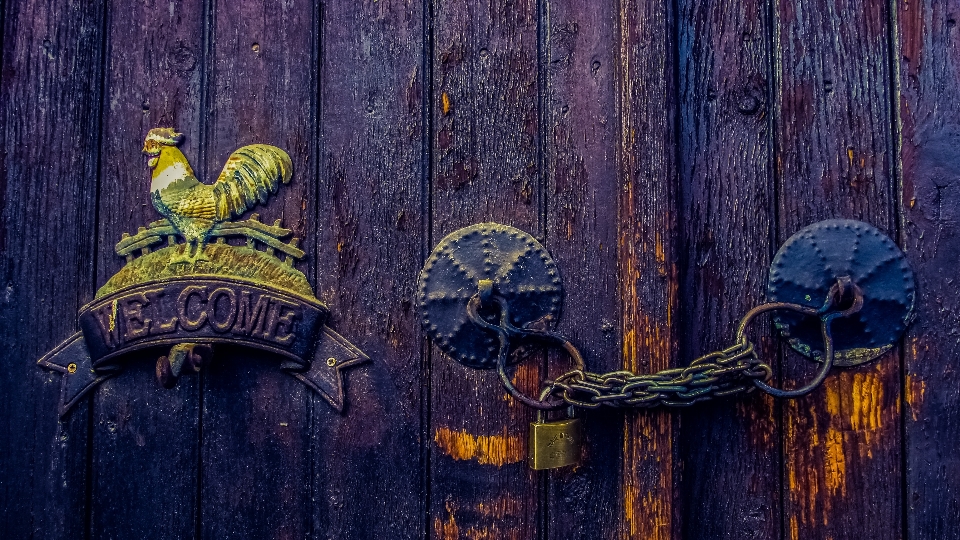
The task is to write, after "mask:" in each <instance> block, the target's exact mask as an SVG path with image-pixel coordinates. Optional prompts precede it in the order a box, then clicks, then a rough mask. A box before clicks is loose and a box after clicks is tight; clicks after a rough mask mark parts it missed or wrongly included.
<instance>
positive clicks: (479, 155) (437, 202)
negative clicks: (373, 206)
mask: <svg viewBox="0 0 960 540" xmlns="http://www.w3.org/2000/svg"><path fill="white" fill-rule="evenodd" d="M433 14H434V29H435V38H434V40H435V42H434V51H433V103H431V104H430V108H431V110H432V112H431V114H432V115H433V123H434V126H435V129H434V133H431V140H432V143H431V147H432V150H433V156H432V167H433V174H432V186H431V188H432V189H431V195H432V214H433V222H432V228H431V229H432V235H433V236H432V239H433V243H436V242H438V241H439V240H440V239H441V238H443V237H444V236H445V235H447V234H448V233H450V232H453V231H454V230H456V229H458V228H460V227H463V226H466V225H470V224H473V223H478V222H484V221H496V222H501V223H504V224H507V225H511V226H514V227H517V228H519V229H522V230H525V231H527V232H529V233H531V234H533V235H535V236H542V234H543V232H544V231H543V229H542V225H541V220H542V217H541V211H540V208H541V204H542V200H541V187H542V186H541V182H540V181H539V176H540V174H541V171H540V170H538V168H537V160H538V157H537V151H538V147H539V145H540V140H539V137H538V132H539V121H540V119H539V116H538V101H539V100H538V90H539V88H538V85H537V60H538V54H537V42H538V27H537V24H538V6H537V2H536V1H535V0H519V1H502V0H495V1H492V2H473V1H471V0H449V1H447V0H444V1H438V2H434V4H433ZM431 358H432V362H431V400H430V403H431V412H430V431H429V434H428V436H429V437H430V438H431V439H432V444H433V446H432V450H433V451H432V453H431V458H430V459H431V461H430V466H431V477H430V493H431V501H430V511H429V512H430V513H429V519H430V521H431V525H432V532H431V534H430V536H431V537H434V538H445V539H446V538H457V537H459V535H463V536H467V535H472V536H475V537H483V536H484V535H486V536H488V537H494V538H508V539H509V538H516V539H520V538H523V539H527V538H534V537H536V534H537V532H536V531H537V522H538V516H537V505H538V487H537V477H536V475H535V474H534V473H533V471H530V470H529V469H528V467H527V463H526V452H525V449H526V444H525V442H526V437H527V430H528V424H529V422H530V421H531V420H532V418H533V415H532V413H531V411H530V410H529V409H527V408H526V407H524V406H523V405H521V404H519V403H516V402H515V401H514V400H512V399H510V398H508V397H506V391H505V390H504V389H503V387H502V385H501V384H500V381H499V379H498V378H497V375H496V373H494V372H492V371H478V370H473V369H470V368H466V367H464V366H461V365H460V364H458V363H456V362H454V361H453V360H451V359H450V358H448V357H446V356H445V355H444V354H443V353H442V352H440V351H439V349H436V348H433V349H432V355H431ZM539 371H540V370H539V368H538V366H536V365H535V363H534V362H532V361H528V362H525V363H523V364H521V365H520V366H519V368H518V369H517V371H516V373H517V375H516V377H515V378H516V384H518V385H519V387H520V388H526V389H531V388H536V387H537V386H539V382H540V373H539ZM478 445H479V446H478ZM474 449H480V450H476V451H475V450H474Z"/></svg>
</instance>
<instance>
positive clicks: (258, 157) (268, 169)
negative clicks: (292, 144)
mask: <svg viewBox="0 0 960 540" xmlns="http://www.w3.org/2000/svg"><path fill="white" fill-rule="evenodd" d="M182 140H183V134H181V133H177V132H175V131H174V130H173V129H172V128H154V129H151V130H150V132H149V133H147V137H146V139H145V140H144V142H143V153H144V154H146V155H147V156H149V158H150V159H149V160H148V161H147V164H148V165H149V166H150V168H151V169H152V170H153V178H152V182H151V184H150V192H151V198H152V199H153V206H154V207H155V208H156V209H157V211H158V212H160V214H161V215H163V217H165V218H167V219H168V220H170V223H172V224H173V226H174V227H175V228H176V229H177V230H178V231H179V232H180V234H181V235H182V236H183V238H184V240H186V245H185V246H184V260H187V261H191V260H192V261H196V260H198V259H205V257H203V255H202V251H203V247H204V246H205V245H206V243H207V240H208V239H209V238H210V232H211V231H212V230H213V228H214V226H215V225H216V224H217V223H221V222H223V221H227V220H229V219H230V218H231V217H236V216H240V215H241V214H243V213H244V212H246V211H247V210H248V209H250V208H251V207H252V206H254V205H255V204H257V203H258V202H259V203H260V204H265V203H266V202H267V199H269V198H270V195H271V194H274V193H276V192H277V189H278V187H279V184H280V182H283V183H284V184H286V183H288V182H290V176H291V175H292V172H293V163H292V162H291V161H290V156H289V155H287V153H286V152H284V151H283V150H281V149H279V148H277V147H275V146H270V145H266V144H251V145H249V146H244V147H242V148H240V149H238V150H237V151H236V152H234V153H233V154H232V155H231V156H230V158H229V159H227V163H226V165H224V167H223V171H222V172H221V173H220V176H219V177H218V178H217V181H216V182H215V183H214V184H212V185H208V184H203V183H201V182H200V181H199V180H197V176H196V175H195V174H194V172H193V168H191V167H190V163H189V162H188V161H187V158H186V156H184V155H183V152H181V151H180V149H178V148H177V145H179V144H180V142H181V141H182Z"/></svg>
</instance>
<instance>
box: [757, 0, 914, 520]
mask: <svg viewBox="0 0 960 540" xmlns="http://www.w3.org/2000/svg"><path fill="white" fill-rule="evenodd" d="M887 6H888V4H887V3H883V2H866V3H864V2H858V1H841V2H834V1H810V2H802V3H797V2H779V3H778V4H777V10H776V14H777V26H776V34H775V37H774V45H775V47H774V49H775V50H777V51H778V53H779V57H778V58H777V62H776V65H777V66H780V67H781V72H780V80H779V84H778V86H777V88H776V95H777V96H778V99H777V101H776V103H777V109H776V111H777V112H776V124H777V131H776V137H777V141H776V144H777V148H778V173H779V178H778V182H779V186H778V188H779V189H778V190H779V193H780V194H781V197H780V202H779V210H780V212H779V224H778V227H779V237H780V238H779V240H780V241H784V240H786V239H787V238H788V237H789V236H790V235H792V234H793V233H795V232H796V231H797V230H799V229H800V228H802V227H804V226H806V225H809V224H811V223H814V222H816V221H819V220H822V219H826V218H841V217H842V218H853V219H859V220H863V221H867V222H869V223H872V224H874V225H875V226H877V227H879V228H880V229H881V230H883V231H885V232H886V233H887V234H888V235H890V236H893V237H896V227H895V226H894V219H893V216H894V215H895V214H894V212H895V209H896V208H895V201H894V191H893V178H894V177H893V174H892V166H891V165H892V147H891V145H892V140H893V138H892V137H891V126H892V124H893V119H892V115H891V110H890V109H891V106H890V104H891V96H890V87H891V84H890V83H891V74H890V69H889V66H890V58H889V27H888V21H889V13H888V7H887ZM838 29H842V30H841V31H838ZM815 369H816V366H815V365H814V364H812V363H810V362H808V361H806V360H804V359H803V358H802V357H799V356H798V355H797V354H796V353H794V352H792V351H788V352H787V353H786V355H785V363H784V368H783V375H784V384H785V385H787V386H797V385H799V384H802V382H803V381H805V380H809V378H810V377H812V376H813V373H814V371H815ZM900 399H901V390H900V362H899V353H898V352H897V351H891V352H890V353H888V354H886V355H884V356H883V357H881V358H880V359H879V360H877V361H875V362H873V363H871V364H869V365H865V366H861V367H858V368H853V369H849V370H838V371H837V372H835V373H833V374H832V375H831V376H830V377H829V378H828V379H827V381H826V382H825V383H824V385H823V386H822V387H821V388H819V389H818V390H816V391H815V392H813V393H812V394H810V395H809V396H807V397H805V398H802V399H798V400H793V401H789V402H787V403H786V404H785V405H784V419H783V425H784V489H785V495H784V520H785V524H784V525H785V531H786V535H787V537H789V538H804V539H812V538H855V537H869V538H900V537H901V536H902V534H903V532H902V530H901V523H902V514H901V512H902V503H903V501H902V497H901V491H902V484H901V481H902V469H901V445H900V430H901V424H900Z"/></svg>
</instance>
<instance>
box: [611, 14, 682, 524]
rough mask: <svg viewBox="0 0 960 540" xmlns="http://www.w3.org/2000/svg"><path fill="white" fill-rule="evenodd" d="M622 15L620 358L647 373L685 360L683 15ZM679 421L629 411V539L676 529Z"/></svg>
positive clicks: (625, 489)
mask: <svg viewBox="0 0 960 540" xmlns="http://www.w3.org/2000/svg"><path fill="white" fill-rule="evenodd" d="M617 16H618V21H617V28H618V34H619V35H618V42H617V48H618V51H617V52H618V54H619V56H620V61H621V64H620V66H619V81H618V84H617V91H618V96H617V99H618V100H619V110H620V124H619V126H618V127H619V133H618V138H619V146H620V152H619V156H618V164H617V169H618V176H619V177H620V200H619V209H618V213H617V220H618V244H617V264H618V272H617V279H618V283H619V288H620V293H619V297H620V328H621V331H622V333H623V349H622V357H621V361H622V366H623V367H624V368H625V369H628V370H630V371H633V372H635V373H649V372H653V371H658V370H661V369H667V368H670V367H674V366H676V365H677V359H678V358H677V356H678V350H677V336H678V328H679V325H678V320H677V314H678V308H679V297H678V291H679V268H678V261H677V259H676V257H677V254H678V246H677V241H676V235H677V232H678V229H677V225H678V222H677V201H678V199H677V197H678V195H679V194H678V193H677V185H676V179H677V174H678V164H677V161H676V159H677V152H676V144H677V142H678V141H677V136H678V134H677V133H676V125H677V114H678V110H677V106H676V96H677V89H678V87H677V79H676V75H675V73H676V71H675V62H677V57H676V49H675V45H674V44H675V39H676V17H677V13H676V12H675V10H674V4H673V3H672V2H667V1H660V2H650V1H648V0H638V1H635V2H634V1H625V2H622V3H621V4H620V12H619V13H618V14H617ZM675 427H676V426H675V422H674V419H673V416H672V415H671V413H669V412H667V411H664V410H656V411H631V412H630V413H629V416H628V420H627V423H626V430H625V433H624V443H623V445H624V449H623V452H624V457H623V486H622V488H621V497H622V500H621V501H618V504H620V505H622V508H623V513H622V515H621V516H620V517H619V519H618V526H619V529H620V530H619V536H620V537H621V538H649V539H668V538H675V537H676V535H677V534H678V531H679V528H678V525H679V523H678V521H677V520H678V518H679V515H678V513H677V509H676V507H675V506H674V491H675V487H676V486H675V480H676V475H675V473H676V471H677V469H676V461H675V460H674V455H675V452H674V442H675V433H676V431H675Z"/></svg>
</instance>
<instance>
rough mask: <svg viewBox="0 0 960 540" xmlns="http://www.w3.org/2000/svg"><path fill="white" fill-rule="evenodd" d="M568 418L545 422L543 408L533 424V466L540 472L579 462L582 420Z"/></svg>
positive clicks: (569, 413) (531, 437)
mask: <svg viewBox="0 0 960 540" xmlns="http://www.w3.org/2000/svg"><path fill="white" fill-rule="evenodd" d="M571 413H572V411H569V410H568V417H567V418H564V419H563V420H557V421H553V422H545V421H544V418H543V411H540V412H538V413H537V421H536V422H531V423H530V468H532V469H534V470H537V471H540V470H543V469H556V468H559V467H566V466H568V465H576V464H577V463H579V462H580V450H581V447H582V446H583V445H582V443H583V435H582V433H581V429H580V420H579V419H577V418H572V414H571Z"/></svg>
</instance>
